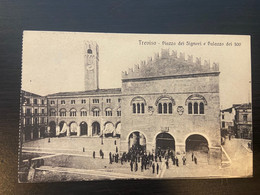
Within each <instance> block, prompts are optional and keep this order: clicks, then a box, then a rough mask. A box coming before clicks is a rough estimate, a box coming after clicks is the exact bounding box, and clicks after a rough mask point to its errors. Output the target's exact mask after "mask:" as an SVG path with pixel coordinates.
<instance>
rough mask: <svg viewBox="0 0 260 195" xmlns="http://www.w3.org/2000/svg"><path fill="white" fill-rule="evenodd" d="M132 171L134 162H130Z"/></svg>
mask: <svg viewBox="0 0 260 195" xmlns="http://www.w3.org/2000/svg"><path fill="white" fill-rule="evenodd" d="M130 167H131V171H133V162H132V161H131V162H130Z"/></svg>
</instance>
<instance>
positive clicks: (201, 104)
mask: <svg viewBox="0 0 260 195" xmlns="http://www.w3.org/2000/svg"><path fill="white" fill-rule="evenodd" d="M200 114H204V103H202V102H200Z"/></svg>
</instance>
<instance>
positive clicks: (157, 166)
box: [156, 163, 159, 175]
mask: <svg viewBox="0 0 260 195" xmlns="http://www.w3.org/2000/svg"><path fill="white" fill-rule="evenodd" d="M156 172H157V175H158V173H159V164H158V163H157V165H156Z"/></svg>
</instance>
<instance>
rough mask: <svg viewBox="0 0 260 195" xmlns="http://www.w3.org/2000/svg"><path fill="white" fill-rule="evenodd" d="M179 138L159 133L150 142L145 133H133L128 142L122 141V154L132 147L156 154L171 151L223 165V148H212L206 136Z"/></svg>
mask: <svg viewBox="0 0 260 195" xmlns="http://www.w3.org/2000/svg"><path fill="white" fill-rule="evenodd" d="M177 138H178V137H177V136H174V135H173V134H172V133H169V132H158V133H156V134H155V135H154V137H153V139H150V140H149V139H148V137H147V136H146V135H145V134H144V133H143V132H140V131H133V132H131V133H129V135H128V136H127V139H126V140H123V139H121V152H127V151H129V149H130V148H132V147H135V148H138V147H139V148H141V149H142V150H144V151H145V152H146V153H154V154H157V153H158V151H162V152H164V151H169V150H170V151H172V152H173V153H174V154H175V155H177V156H178V155H180V156H183V155H186V154H192V153H195V154H198V155H200V156H204V158H206V159H204V160H206V161H207V162H208V163H209V164H220V163H221V153H222V151H221V147H220V146H219V147H214V146H212V144H211V142H210V140H209V138H208V137H207V136H206V135H203V134H200V133H197V132H194V133H190V134H187V135H185V136H183V139H182V141H179V140H180V139H177Z"/></svg>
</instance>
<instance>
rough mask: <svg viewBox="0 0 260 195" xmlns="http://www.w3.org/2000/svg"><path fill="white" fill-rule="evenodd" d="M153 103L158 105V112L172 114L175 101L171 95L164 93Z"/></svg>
mask: <svg viewBox="0 0 260 195" xmlns="http://www.w3.org/2000/svg"><path fill="white" fill-rule="evenodd" d="M155 105H157V106H158V114H172V113H173V105H175V102H174V100H173V98H172V97H171V96H165V95H164V96H161V97H159V98H158V99H157V100H156V102H155Z"/></svg>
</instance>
